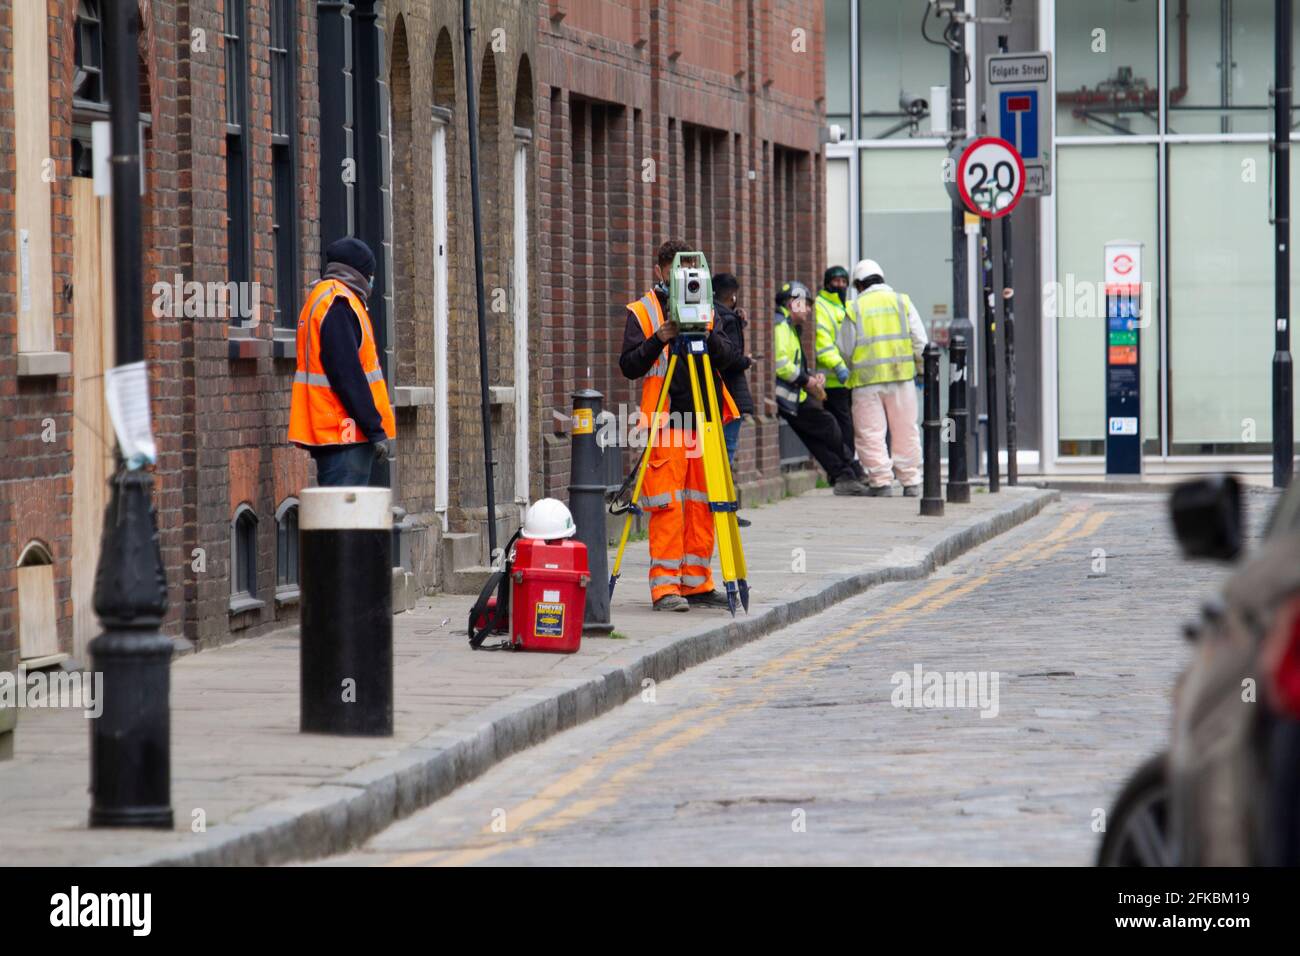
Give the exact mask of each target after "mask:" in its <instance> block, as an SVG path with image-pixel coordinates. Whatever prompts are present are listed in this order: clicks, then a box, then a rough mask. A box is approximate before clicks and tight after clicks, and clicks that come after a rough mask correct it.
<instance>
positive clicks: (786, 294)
mask: <svg viewBox="0 0 1300 956" xmlns="http://www.w3.org/2000/svg"><path fill="white" fill-rule="evenodd" d="M795 298H801V299H805V300H808V301H811V300H812V293H811V292H809V291H808V287H807V286H806V285H804V284H803V283H802V282H800V281H799V280H798V279H791V280H790V281H789V282H786V283H783V284H782V285H781V288H779V289H777V291H776V304H777V305H779V306H781V307H782V308H785V306H786V305H788V304H789V302H790V300H791V299H795Z"/></svg>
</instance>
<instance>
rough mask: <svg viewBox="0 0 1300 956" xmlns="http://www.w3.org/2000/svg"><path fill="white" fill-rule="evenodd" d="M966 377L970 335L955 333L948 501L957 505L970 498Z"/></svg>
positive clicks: (950, 379) (951, 358) (950, 372)
mask: <svg viewBox="0 0 1300 956" xmlns="http://www.w3.org/2000/svg"><path fill="white" fill-rule="evenodd" d="M966 379H967V375H966V336H964V335H954V336H953V337H952V339H951V341H950V344H949V345H948V417H949V418H950V419H952V435H950V436H949V438H948V500H949V501H951V502H952V503H953V504H964V503H966V502H968V501H970V480H969V478H968V477H967V469H966V433H967V431H968V430H969V424H970V412H969V411H968V410H967V407H966Z"/></svg>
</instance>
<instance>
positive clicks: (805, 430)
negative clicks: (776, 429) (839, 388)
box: [781, 389, 857, 484]
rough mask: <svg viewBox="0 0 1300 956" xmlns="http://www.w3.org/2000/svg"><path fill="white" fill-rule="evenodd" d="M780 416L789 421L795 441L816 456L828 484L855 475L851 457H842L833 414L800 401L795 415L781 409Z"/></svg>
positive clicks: (842, 446)
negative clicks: (797, 437)
mask: <svg viewBox="0 0 1300 956" xmlns="http://www.w3.org/2000/svg"><path fill="white" fill-rule="evenodd" d="M845 391H847V389H845ZM781 417H782V418H784V419H785V420H786V421H787V422H789V423H790V427H791V428H793V429H794V433H795V434H796V435H798V436H799V440H800V441H802V442H803V443H804V444H805V445H807V446H808V451H810V452H811V453H812V456H813V457H814V458H816V459H817V464H819V465H821V466H822V471H824V472H826V477H827V478H829V479H830V482H831V484H835V482H837V481H853V480H854V479H856V478H857V473H856V472H855V471H854V470H853V461H852V459H849V458H845V457H844V439H843V437H842V436H841V434H840V426H839V423H838V422H836V421H835V416H834V415H832V414H831V413H830V412H828V411H826V410H825V409H824V408H817V407H816V406H815V405H809V404H808V403H807V402H804V403H802V404H801V405H800V406H799V414H797V415H791V414H789V413H788V412H782V413H781Z"/></svg>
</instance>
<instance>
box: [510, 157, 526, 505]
mask: <svg viewBox="0 0 1300 956" xmlns="http://www.w3.org/2000/svg"><path fill="white" fill-rule="evenodd" d="M514 240H515V248H514V256H513V262H514V285H515V287H514V297H513V298H514V313H515V314H514V320H515V321H514V329H515V501H516V502H518V503H519V504H520V505H527V504H528V485H529V472H528V403H529V397H528V146H527V144H526V143H519V144H517V145H516V146H515V235H514Z"/></svg>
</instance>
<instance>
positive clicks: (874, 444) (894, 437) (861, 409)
mask: <svg viewBox="0 0 1300 956" xmlns="http://www.w3.org/2000/svg"><path fill="white" fill-rule="evenodd" d="M916 416H917V405H916V385H915V384H914V383H913V382H912V381H910V380H909V381H906V382H888V383H886V384H884V385H865V386H862V387H861V388H855V389H854V390H853V433H854V444H855V445H856V446H857V452H858V460H859V461H861V462H862V465H863V467H864V468H866V469H867V479H868V481H870V483H871V484H872V486H874V487H880V486H883V485H889V484H892V483H893V480H894V475H897V476H898V480H899V481H900V482H902V484H903V485H904V486H908V485H919V484H920V483H921V432H920V429H918V428H917V425H916ZM886 429H888V432H889V436H890V446H891V448H892V450H893V459H892V460H891V459H890V448H886V447H885V432H886Z"/></svg>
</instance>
